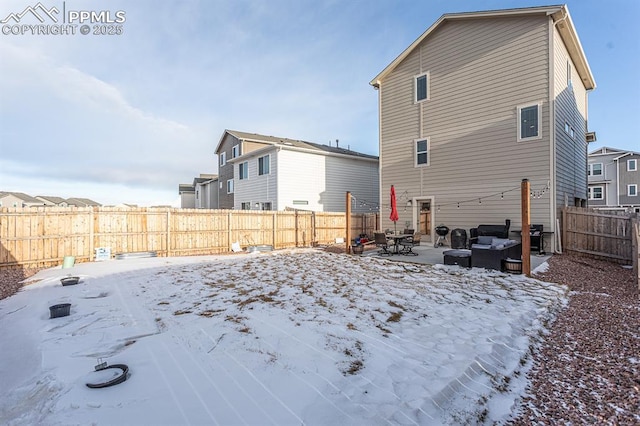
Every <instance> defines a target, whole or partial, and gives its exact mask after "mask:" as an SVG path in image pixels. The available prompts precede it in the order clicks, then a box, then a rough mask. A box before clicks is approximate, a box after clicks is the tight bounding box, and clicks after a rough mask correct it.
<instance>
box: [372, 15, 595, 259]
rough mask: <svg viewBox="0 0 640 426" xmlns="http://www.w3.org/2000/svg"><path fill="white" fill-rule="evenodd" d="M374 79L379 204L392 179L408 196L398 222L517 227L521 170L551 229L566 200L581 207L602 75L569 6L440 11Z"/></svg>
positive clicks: (537, 214)
mask: <svg viewBox="0 0 640 426" xmlns="http://www.w3.org/2000/svg"><path fill="white" fill-rule="evenodd" d="M370 84H371V85H372V86H373V87H374V88H375V89H376V90H377V91H378V102H379V116H380V123H379V126H380V128H379V133H380V177H381V202H382V207H383V208H382V211H383V212H385V211H386V210H388V206H389V202H388V201H387V200H388V193H389V188H390V186H391V185H395V190H396V193H402V194H405V197H406V198H407V199H408V203H407V204H410V205H411V208H409V209H408V211H407V212H403V211H400V212H399V213H400V223H405V222H406V223H410V224H411V225H412V227H413V228H414V229H417V230H420V231H421V232H422V233H423V234H424V235H425V236H426V238H425V239H427V240H429V239H431V240H433V237H434V228H435V226H436V225H439V224H444V225H446V226H447V227H449V228H450V229H455V228H462V229H465V230H468V229H470V228H472V227H475V226H477V225H478V224H504V223H505V220H506V219H510V220H511V229H519V228H520V224H521V194H520V185H521V182H522V180H523V179H528V180H529V182H530V186H531V195H532V200H531V219H530V220H531V223H534V224H542V225H543V226H544V230H545V231H551V232H557V231H558V230H557V226H558V225H557V223H558V219H560V214H561V213H560V211H561V208H562V206H563V205H565V204H568V205H580V206H584V205H586V201H587V173H586V170H587V144H588V141H589V140H592V139H594V138H595V134H594V133H590V132H589V129H588V127H587V117H588V114H587V105H588V102H587V96H588V92H589V91H590V90H593V89H594V88H595V87H596V84H595V81H594V78H593V75H592V73H591V70H590V68H589V64H588V62H587V58H586V56H585V53H584V51H583V49H582V46H581V44H580V40H579V38H578V34H577V33H576V29H575V27H574V25H573V22H572V20H571V16H570V15H569V10H568V9H567V7H566V6H548V7H532V8H521V9H507V10H494V11H481V12H470V13H455V14H445V15H443V16H442V17H440V18H439V19H438V20H437V21H436V22H435V23H434V24H433V25H431V27H429V28H428V29H427V30H426V31H425V32H424V33H423V34H422V35H421V36H420V37H418V39H417V40H415V41H414V42H413V43H412V44H411V45H410V46H409V47H408V48H407V49H406V50H404V51H403V52H402V53H401V54H400V55H399V56H398V57H397V58H396V59H395V60H394V61H393V62H391V64H389V65H388V66H387V67H386V68H385V69H384V70H383V71H382V72H380V74H378V75H377V76H376V77H375V78H374V79H373V80H372V81H371V82H370ZM382 219H383V222H382V225H383V227H385V226H391V222H390V221H389V219H388V214H383V215H382ZM467 232H468V231H467ZM547 240H549V242H550V243H551V244H553V238H548V239H547ZM547 248H548V249H550V250H552V249H553V247H547Z"/></svg>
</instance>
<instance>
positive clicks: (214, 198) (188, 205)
mask: <svg viewBox="0 0 640 426" xmlns="http://www.w3.org/2000/svg"><path fill="white" fill-rule="evenodd" d="M178 193H179V194H180V207H181V208H183V209H217V208H218V175H212V174H207V173H200V176H199V177H196V178H194V179H193V183H191V184H188V183H181V184H180V185H178Z"/></svg>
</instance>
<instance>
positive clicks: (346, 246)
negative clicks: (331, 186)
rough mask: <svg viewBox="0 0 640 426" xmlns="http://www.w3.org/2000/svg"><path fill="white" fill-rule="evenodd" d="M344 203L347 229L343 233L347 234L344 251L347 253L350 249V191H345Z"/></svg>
mask: <svg viewBox="0 0 640 426" xmlns="http://www.w3.org/2000/svg"><path fill="white" fill-rule="evenodd" d="M346 203H347V205H346V208H345V211H346V213H345V215H346V217H345V223H346V225H345V226H346V228H347V229H346V232H345V234H346V235H347V237H346V239H345V252H346V253H347V254H349V252H350V251H351V192H349V191H347V197H346Z"/></svg>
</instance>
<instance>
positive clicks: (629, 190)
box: [588, 147, 640, 213]
mask: <svg viewBox="0 0 640 426" xmlns="http://www.w3.org/2000/svg"><path fill="white" fill-rule="evenodd" d="M639 165H640V152H636V151H624V150H621V149H616V148H609V147H602V148H600V149H597V150H595V151H592V152H590V153H589V169H588V175H589V207H593V208H599V209H603V210H628V211H633V212H636V213H638V212H640V194H638V189H639V188H640V169H639V168H638V167H639Z"/></svg>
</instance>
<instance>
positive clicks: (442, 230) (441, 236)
mask: <svg viewBox="0 0 640 426" xmlns="http://www.w3.org/2000/svg"><path fill="white" fill-rule="evenodd" d="M436 234H438V239H437V240H436V243H435V244H434V245H433V246H434V247H442V246H443V245H444V244H445V243H446V242H447V235H448V234H449V227H448V226H444V225H438V226H436Z"/></svg>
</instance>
